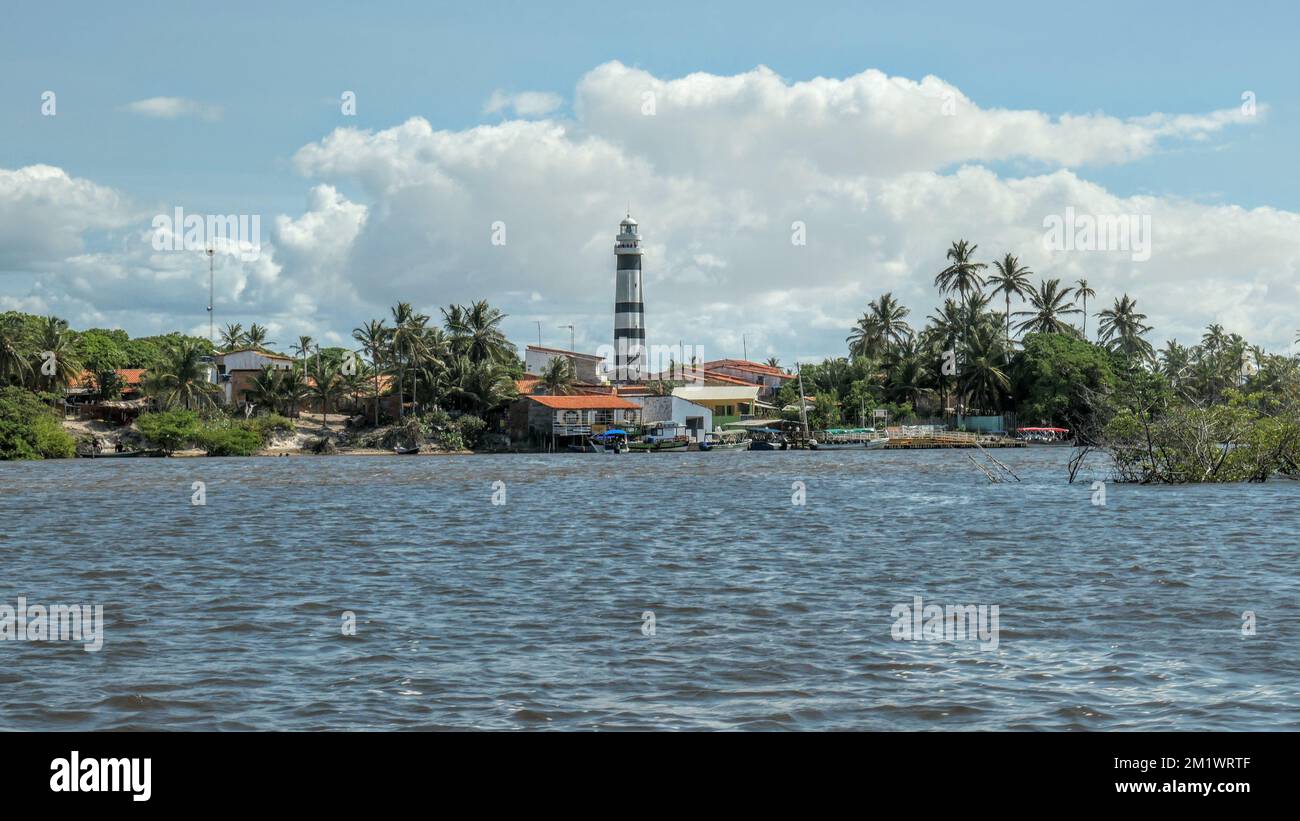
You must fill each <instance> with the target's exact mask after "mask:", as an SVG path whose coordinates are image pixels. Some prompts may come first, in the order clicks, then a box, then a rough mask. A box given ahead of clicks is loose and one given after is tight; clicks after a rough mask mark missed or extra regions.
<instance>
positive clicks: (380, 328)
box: [352, 319, 388, 427]
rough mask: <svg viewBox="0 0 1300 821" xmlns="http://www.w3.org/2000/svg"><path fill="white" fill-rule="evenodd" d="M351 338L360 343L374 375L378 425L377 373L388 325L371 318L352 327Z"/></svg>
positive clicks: (382, 365)
mask: <svg viewBox="0 0 1300 821" xmlns="http://www.w3.org/2000/svg"><path fill="white" fill-rule="evenodd" d="M352 338H353V339H355V340H356V341H357V342H360V343H361V347H362V349H364V350H365V352H366V354H367V355H368V356H369V357H370V365H371V368H372V369H373V370H374V377H375V397H374V399H375V427H379V374H380V371H381V370H383V367H384V364H383V363H384V360H383V355H384V349H385V347H386V346H387V345H388V327H387V326H386V325H384V320H382V319H372V320H370V321H369V322H367V323H366V324H365V325H362V326H361V327H360V328H353V329H352Z"/></svg>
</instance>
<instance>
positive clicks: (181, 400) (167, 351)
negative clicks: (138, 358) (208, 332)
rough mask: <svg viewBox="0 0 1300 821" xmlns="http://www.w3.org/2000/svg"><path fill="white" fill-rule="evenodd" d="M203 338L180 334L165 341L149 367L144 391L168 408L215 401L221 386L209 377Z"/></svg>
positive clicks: (209, 366) (206, 351) (207, 405)
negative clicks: (152, 365)
mask: <svg viewBox="0 0 1300 821" xmlns="http://www.w3.org/2000/svg"><path fill="white" fill-rule="evenodd" d="M205 342H206V340H205V341H204V342H199V341H198V340H195V339H191V338H188V337H181V338H179V339H176V340H174V341H172V342H171V343H169V344H168V345H167V347H166V348H164V350H163V351H162V355H161V356H160V357H159V361H158V362H157V364H155V365H154V367H152V368H150V370H149V376H148V378H147V379H146V380H145V393H147V394H149V395H150V396H152V397H154V399H155V400H156V401H157V402H159V403H160V404H162V405H163V406H164V407H169V408H170V407H176V406H181V407H183V408H185V409H186V410H194V409H196V408H206V407H211V406H212V405H213V404H215V403H216V397H217V394H218V393H219V392H220V391H221V389H220V388H219V387H218V386H217V385H216V384H215V383H214V382H211V381H210V380H209V374H210V373H211V370H210V368H211V365H210V364H209V363H208V361H207V358H208V348H207V345H206V344H204V343H205Z"/></svg>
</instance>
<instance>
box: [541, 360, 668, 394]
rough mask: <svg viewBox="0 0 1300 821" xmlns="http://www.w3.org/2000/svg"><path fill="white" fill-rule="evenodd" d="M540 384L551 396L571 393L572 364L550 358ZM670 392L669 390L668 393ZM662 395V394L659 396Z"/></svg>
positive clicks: (567, 361)
mask: <svg viewBox="0 0 1300 821" xmlns="http://www.w3.org/2000/svg"><path fill="white" fill-rule="evenodd" d="M541 377H542V378H541V383H542V384H543V385H545V386H546V392H547V393H549V394H551V395H552V396H562V395H564V394H568V393H572V392H573V380H574V375H573V363H571V362H570V361H569V358H568V357H567V356H556V357H552V358H551V361H550V362H547V363H546V367H544V368H542V373H541ZM671 392H672V391H671V390H670V391H669V393H671ZM660 395H662V394H660Z"/></svg>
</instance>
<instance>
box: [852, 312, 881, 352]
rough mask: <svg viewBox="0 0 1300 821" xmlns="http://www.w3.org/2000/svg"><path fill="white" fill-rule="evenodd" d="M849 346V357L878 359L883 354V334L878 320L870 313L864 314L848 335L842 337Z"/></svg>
mask: <svg viewBox="0 0 1300 821" xmlns="http://www.w3.org/2000/svg"><path fill="white" fill-rule="evenodd" d="M844 341H845V342H846V343H848V346H849V356H866V357H871V358H878V357H880V356H881V354H883V353H884V350H883V348H884V342H885V334H884V331H883V330H882V329H881V327H880V322H879V320H877V319H876V317H875V316H873V315H872V314H871V313H870V312H867V313H864V314H863V315H862V317H861V318H860V319H858V322H857V324H856V325H854V326H853V330H851V331H849V335H848V336H846V337H844Z"/></svg>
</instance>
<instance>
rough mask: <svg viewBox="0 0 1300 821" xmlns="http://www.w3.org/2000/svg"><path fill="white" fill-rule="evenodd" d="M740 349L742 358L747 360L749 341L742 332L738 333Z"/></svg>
mask: <svg viewBox="0 0 1300 821" xmlns="http://www.w3.org/2000/svg"><path fill="white" fill-rule="evenodd" d="M740 349H741V350H742V351H743V352H744V353H742V354H741V356H742V358H744V360H745V361H746V362H748V361H749V341H748V340H747V339H745V335H744V334H741V335H740ZM795 364H798V363H795Z"/></svg>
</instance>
